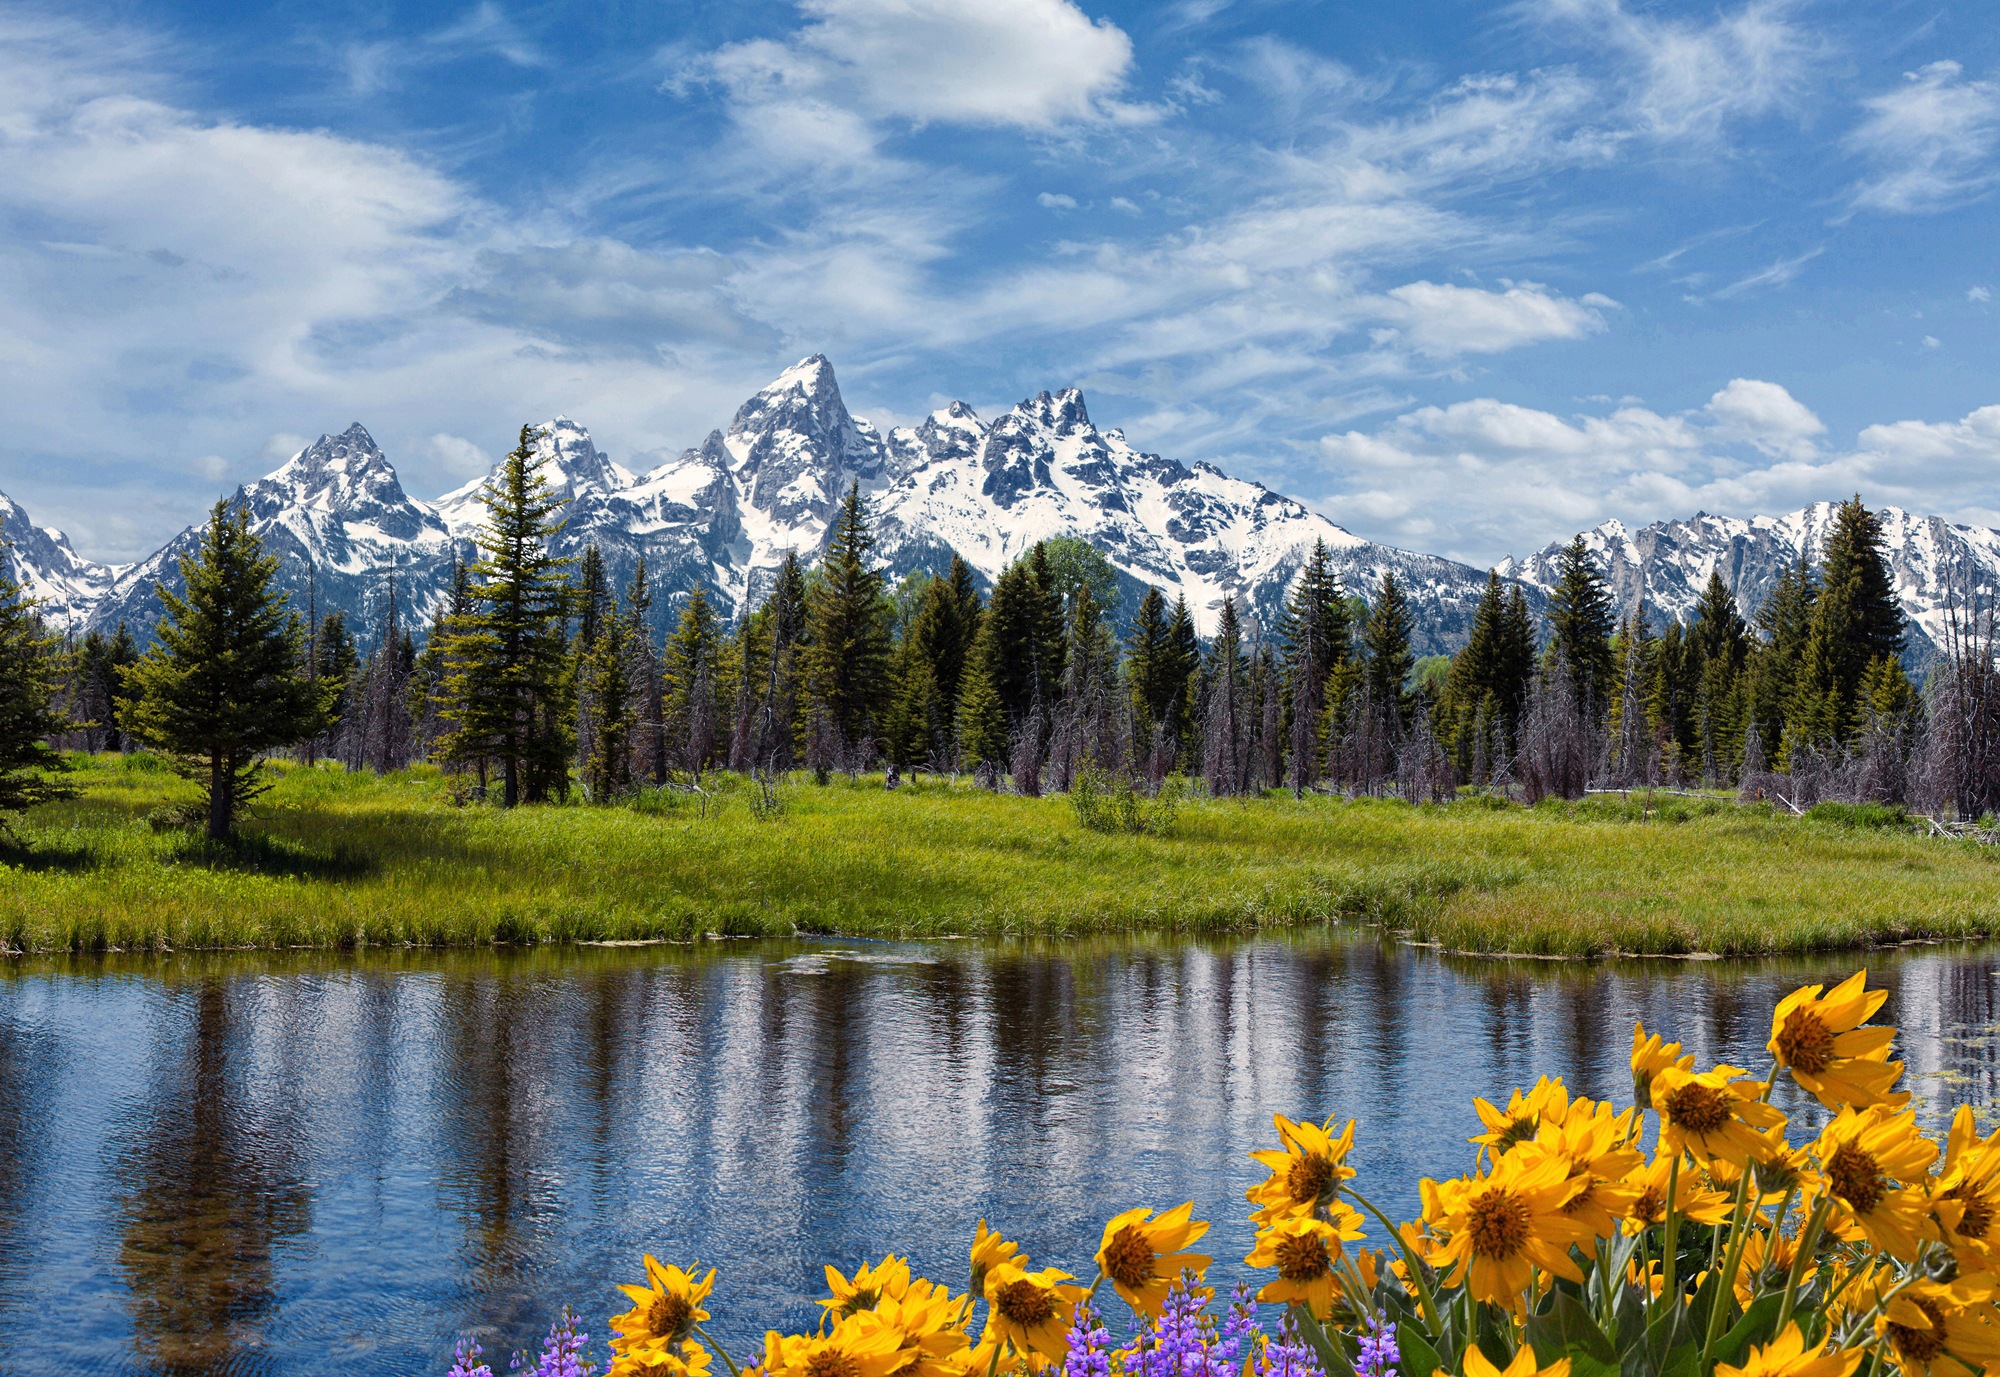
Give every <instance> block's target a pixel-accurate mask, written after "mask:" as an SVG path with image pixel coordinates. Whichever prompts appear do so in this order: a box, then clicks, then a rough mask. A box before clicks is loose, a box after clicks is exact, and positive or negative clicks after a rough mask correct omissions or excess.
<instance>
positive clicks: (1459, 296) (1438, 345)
mask: <svg viewBox="0 0 2000 1377" xmlns="http://www.w3.org/2000/svg"><path fill="white" fill-rule="evenodd" d="M1385 297H1386V300H1385V301H1384V302H1383V303H1382V306H1381V313H1382V315H1383V317H1384V318H1385V319H1387V320H1390V321H1392V322H1394V324H1393V325H1391V326H1390V327H1389V328H1388V331H1387V332H1386V333H1385V335H1384V336H1383V337H1384V338H1385V339H1396V340H1399V341H1403V342H1406V343H1408V344H1409V346H1410V347H1411V348H1413V349H1416V350H1417V351H1418V352H1420V353H1424V354H1430V355H1432V356H1434V357H1440V358H1449V357H1451V356H1453V355H1457V354H1497V353H1500V352H1501V351H1503V350H1507V349H1518V348H1520V347H1521V346H1523V345H1527V344H1537V343H1540V342H1541V341H1543V340H1552V339H1578V338H1581V337H1582V336H1584V335H1588V334H1595V333H1596V332H1597V331H1600V330H1602V329H1603V328H1604V317H1603V316H1602V315H1600V314H1599V313H1598V311H1597V310H1595V309H1594V307H1595V306H1597V305H1609V304H1611V303H1610V301H1609V299H1608V298H1605V297H1597V298H1596V299H1595V300H1594V301H1593V302H1592V303H1591V304H1589V305H1586V304H1584V303H1582V302H1577V301H1571V300H1569V299H1568V298H1566V297H1563V296H1559V295H1556V294H1554V293H1551V292H1550V291H1549V290H1548V289H1547V288H1545V287H1543V286H1541V285H1540V284H1538V283H1533V282H1523V283H1520V284H1518V285H1513V286H1509V287H1508V288H1507V289H1506V290H1505V291H1502V292H1489V291H1487V290H1485V289H1484V288H1480V287H1459V286H1454V285H1451V284H1449V283H1438V282H1409V283H1405V284H1404V285H1403V286H1401V287H1395V288H1391V289H1390V290H1389V291H1388V292H1387V293H1385Z"/></svg>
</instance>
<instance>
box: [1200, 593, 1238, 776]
mask: <svg viewBox="0 0 2000 1377" xmlns="http://www.w3.org/2000/svg"><path fill="white" fill-rule="evenodd" d="M1247 677H1248V666H1247V665H1245V664H1244V661H1243V628H1242V624H1241V622H1240V621H1239V620H1238V619H1237V616H1236V599H1235V598H1234V597H1225V598H1224V599H1223V600H1222V613H1221V615H1220V616H1219V617H1218V618H1217V619H1216V627H1215V639H1214V640H1212V641H1210V642H1209V647H1208V663H1207V664H1206V665H1205V666H1204V667H1203V670H1202V680H1203V689H1202V755H1201V772H1202V775H1203V777H1204V778H1205V779H1206V780H1207V782H1208V790H1209V792H1210V793H1212V794H1216V795H1228V794H1240V793H1242V792H1243V790H1244V789H1245V788H1246V787H1247V771H1248V768H1249V761H1250V724H1249V723H1248V722H1247V721H1246V720H1245V715H1246V708H1247V705H1246V704H1245V702H1244V693H1245V689H1246V687H1247V685H1246V679H1247Z"/></svg>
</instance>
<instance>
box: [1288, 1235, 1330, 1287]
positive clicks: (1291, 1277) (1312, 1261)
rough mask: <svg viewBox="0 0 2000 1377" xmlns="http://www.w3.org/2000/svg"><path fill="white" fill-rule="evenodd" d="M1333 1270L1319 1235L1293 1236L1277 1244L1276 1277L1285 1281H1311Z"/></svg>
mask: <svg viewBox="0 0 2000 1377" xmlns="http://www.w3.org/2000/svg"><path fill="white" fill-rule="evenodd" d="M1332 1270H1333V1258H1332V1256H1331V1255H1330V1254H1328V1252H1327V1251H1326V1240H1325V1239H1324V1238H1322V1237H1321V1236H1320V1235H1318V1234H1316V1233H1313V1234H1293V1235H1292V1236H1291V1237H1289V1238H1285V1239H1282V1240H1280V1241H1279V1243H1278V1275H1279V1276H1281V1277H1283V1278H1284V1279H1285V1280H1286V1281H1312V1280H1314V1279H1315V1278H1318V1277H1323V1276H1325V1275H1326V1274H1327V1273H1328V1272H1330V1271H1332Z"/></svg>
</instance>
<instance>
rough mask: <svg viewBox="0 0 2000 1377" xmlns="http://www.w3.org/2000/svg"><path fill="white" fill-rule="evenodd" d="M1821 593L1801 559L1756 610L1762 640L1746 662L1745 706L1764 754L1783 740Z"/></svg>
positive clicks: (1808, 565) (1813, 572)
mask: <svg viewBox="0 0 2000 1377" xmlns="http://www.w3.org/2000/svg"><path fill="white" fill-rule="evenodd" d="M1819 588H1820V585H1819V574H1818V572H1817V571H1816V570H1814V568H1813V567H1812V565H1811V563H1810V562H1809V561H1808V560H1807V559H1806V557H1805V556H1804V555H1803V554H1802V555H1800V556H1799V558H1798V560H1797V562H1795V563H1793V564H1790V565H1787V566H1786V567H1785V569H1784V571H1783V572H1782V573H1781V574H1779V576H1778V582H1777V584H1776V585H1775V586H1773V588H1772V589H1771V595H1770V596H1769V597H1768V598H1766V599H1765V600H1764V605H1763V606H1762V607H1760V608H1758V609H1757V628H1758V630H1759V631H1761V632H1762V633H1763V636H1764V640H1763V643H1762V644H1761V645H1758V646H1755V647H1753V649H1752V650H1751V653H1750V655H1749V656H1748V658H1747V659H1746V661H1745V677H1746V678H1747V679H1748V681H1749V685H1748V692H1747V697H1748V700H1749V702H1748V705H1747V706H1748V713H1749V715H1750V717H1752V718H1753V719H1754V720H1755V721H1756V723H1757V736H1758V738H1759V741H1760V743H1762V745H1763V748H1764V749H1765V750H1767V751H1768V750H1769V749H1771V748H1772V747H1773V745H1774V743H1775V744H1777V745H1782V743H1783V741H1784V739H1785V714H1786V706H1787V704H1789V703H1790V702H1791V701H1792V699H1793V696H1794V693H1795V691H1796V689H1797V687H1798V684H1799V681H1800V674H1801V669H1802V666H1803V664H1804V661H1805V651H1806V642H1807V640H1808V639H1809V638H1810V637H1811V635H1812V624H1813V607H1814V606H1815V604H1817V603H1818V601H1819ZM1746 749H1747V743H1746Z"/></svg>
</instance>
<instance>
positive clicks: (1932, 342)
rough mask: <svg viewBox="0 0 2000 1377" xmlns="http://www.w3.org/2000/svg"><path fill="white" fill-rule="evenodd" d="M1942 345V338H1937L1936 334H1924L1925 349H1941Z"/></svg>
mask: <svg viewBox="0 0 2000 1377" xmlns="http://www.w3.org/2000/svg"><path fill="white" fill-rule="evenodd" d="M1943 347H1944V341H1943V340H1941V339H1939V338H1938V337H1937V336H1936V335H1925V336H1924V348H1926V349H1942V348H1943Z"/></svg>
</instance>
